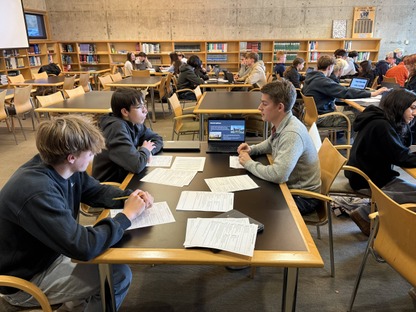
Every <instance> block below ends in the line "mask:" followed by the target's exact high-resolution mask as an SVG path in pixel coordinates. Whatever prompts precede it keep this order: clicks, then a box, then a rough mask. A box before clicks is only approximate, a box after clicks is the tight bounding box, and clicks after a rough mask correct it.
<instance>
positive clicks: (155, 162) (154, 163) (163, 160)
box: [146, 155, 173, 167]
mask: <svg viewBox="0 0 416 312" xmlns="http://www.w3.org/2000/svg"><path fill="white" fill-rule="evenodd" d="M172 159H173V156H162V155H152V156H151V157H150V161H149V162H148V163H147V165H146V166H147V167H170V164H171V163H172Z"/></svg>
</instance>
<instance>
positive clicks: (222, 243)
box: [184, 218, 257, 257]
mask: <svg viewBox="0 0 416 312" xmlns="http://www.w3.org/2000/svg"><path fill="white" fill-rule="evenodd" d="M243 219H247V221H241V220H239V221H235V220H234V218H197V219H196V221H191V222H192V223H191V225H190V226H189V227H188V226H187V227H186V236H185V242H184V246H185V248H190V247H204V248H215V249H220V250H225V251H229V252H233V253H237V254H241V255H245V256H249V257H252V256H253V253H254V245H255V244H256V238H257V224H250V223H248V224H247V223H246V222H248V218H243ZM190 220H192V219H191V218H190V219H188V222H190ZM243 222H244V223H243Z"/></svg>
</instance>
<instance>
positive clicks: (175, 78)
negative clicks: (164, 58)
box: [172, 75, 178, 91]
mask: <svg viewBox="0 0 416 312" xmlns="http://www.w3.org/2000/svg"><path fill="white" fill-rule="evenodd" d="M172 83H173V87H174V89H175V90H174V91H176V90H178V78H177V77H176V76H175V75H172Z"/></svg>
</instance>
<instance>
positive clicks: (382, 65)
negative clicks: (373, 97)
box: [375, 52, 396, 84]
mask: <svg viewBox="0 0 416 312" xmlns="http://www.w3.org/2000/svg"><path fill="white" fill-rule="evenodd" d="M394 66H396V59H395V58H394V53H393V52H388V53H387V54H386V58H385V60H380V61H378V62H377V63H376V68H375V75H376V78H377V83H378V84H381V82H382V81H383V76H384V75H385V74H386V73H387V71H388V70H389V69H390V68H391V67H394Z"/></svg>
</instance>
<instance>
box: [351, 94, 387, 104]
mask: <svg viewBox="0 0 416 312" xmlns="http://www.w3.org/2000/svg"><path fill="white" fill-rule="evenodd" d="M350 101H354V102H355V101H359V102H368V103H378V102H380V101H381V95H377V96H373V97H368V98H358V99H350Z"/></svg>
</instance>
